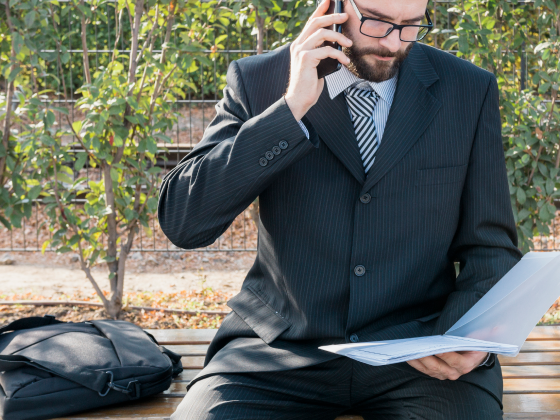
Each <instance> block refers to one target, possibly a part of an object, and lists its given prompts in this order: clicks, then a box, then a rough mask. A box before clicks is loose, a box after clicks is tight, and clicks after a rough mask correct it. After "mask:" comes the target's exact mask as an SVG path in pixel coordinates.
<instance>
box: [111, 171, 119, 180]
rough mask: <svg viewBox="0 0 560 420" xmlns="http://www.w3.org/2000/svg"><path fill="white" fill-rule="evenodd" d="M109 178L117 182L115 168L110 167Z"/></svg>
mask: <svg viewBox="0 0 560 420" xmlns="http://www.w3.org/2000/svg"><path fill="white" fill-rule="evenodd" d="M111 179H112V180H113V182H118V180H119V172H118V171H117V170H116V169H115V168H111Z"/></svg>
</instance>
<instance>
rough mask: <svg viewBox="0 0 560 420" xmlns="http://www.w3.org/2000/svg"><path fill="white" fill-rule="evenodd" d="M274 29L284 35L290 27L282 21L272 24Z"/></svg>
mask: <svg viewBox="0 0 560 420" xmlns="http://www.w3.org/2000/svg"><path fill="white" fill-rule="evenodd" d="M272 27H273V28H274V30H275V31H276V32H278V33H281V34H284V32H286V28H287V27H288V25H286V24H285V23H284V22H282V21H280V20H276V21H274V23H273V24H272Z"/></svg>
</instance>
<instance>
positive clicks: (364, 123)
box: [346, 87, 379, 174]
mask: <svg viewBox="0 0 560 420" xmlns="http://www.w3.org/2000/svg"><path fill="white" fill-rule="evenodd" d="M378 100H379V95H378V94H377V92H376V91H375V90H364V89H358V88H356V87H349V88H348V89H346V103H347V104H348V107H349V108H350V112H351V113H352V123H353V124H354V132H355V133H356V140H357V141H358V147H359V148H360V156H361V157H362V162H363V165H364V170H365V172H366V174H367V173H368V171H369V168H371V165H373V161H374V158H375V152H377V149H378V148H379V139H378V138H377V129H376V128H375V122H374V121H373V110H374V109H375V105H377V101H378Z"/></svg>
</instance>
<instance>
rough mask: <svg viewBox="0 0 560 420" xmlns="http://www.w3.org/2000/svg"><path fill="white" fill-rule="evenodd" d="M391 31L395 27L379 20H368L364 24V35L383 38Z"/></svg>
mask: <svg viewBox="0 0 560 420" xmlns="http://www.w3.org/2000/svg"><path fill="white" fill-rule="evenodd" d="M391 29H393V25H390V24H388V23H385V22H378V21H377V20H366V21H365V22H364V23H362V33H363V34H364V35H367V36H375V37H379V38H382V37H384V36H385V35H387V34H388V33H389V32H390V31H391Z"/></svg>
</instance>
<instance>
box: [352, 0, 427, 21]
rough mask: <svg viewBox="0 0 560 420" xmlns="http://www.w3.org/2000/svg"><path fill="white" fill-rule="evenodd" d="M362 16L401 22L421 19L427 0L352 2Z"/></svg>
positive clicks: (359, 0)
mask: <svg viewBox="0 0 560 420" xmlns="http://www.w3.org/2000/svg"><path fill="white" fill-rule="evenodd" d="M354 3H355V4H356V6H358V9H360V11H361V12H362V14H364V16H370V17H377V18H380V19H386V20H390V21H392V22H396V23H398V22H401V21H406V20H410V19H416V18H419V17H420V18H421V17H422V16H423V15H424V11H425V10H426V7H427V4H428V0H354Z"/></svg>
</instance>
